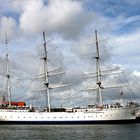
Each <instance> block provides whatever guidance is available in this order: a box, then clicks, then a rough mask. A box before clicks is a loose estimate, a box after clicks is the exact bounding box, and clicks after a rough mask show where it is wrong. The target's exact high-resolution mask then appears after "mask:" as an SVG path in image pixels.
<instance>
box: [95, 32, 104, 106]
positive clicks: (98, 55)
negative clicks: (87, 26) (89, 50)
mask: <svg viewBox="0 0 140 140" xmlns="http://www.w3.org/2000/svg"><path fill="white" fill-rule="evenodd" d="M95 39H96V56H95V59H96V86H97V89H96V91H97V97H99V106H100V107H102V105H103V100H102V90H101V89H102V86H101V85H102V84H101V70H100V53H99V45H98V36H97V30H95Z"/></svg>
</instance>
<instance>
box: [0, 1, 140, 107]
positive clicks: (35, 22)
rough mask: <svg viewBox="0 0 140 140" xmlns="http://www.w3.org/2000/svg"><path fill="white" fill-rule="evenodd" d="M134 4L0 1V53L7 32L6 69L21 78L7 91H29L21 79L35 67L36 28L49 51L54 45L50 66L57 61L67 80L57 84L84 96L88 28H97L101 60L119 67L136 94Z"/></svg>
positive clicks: (138, 21) (139, 70) (90, 45)
mask: <svg viewBox="0 0 140 140" xmlns="http://www.w3.org/2000/svg"><path fill="white" fill-rule="evenodd" d="M139 7H140V1H139V0H111V1H110V0H4V1H2V0H1V1H0V51H1V52H0V55H1V56H2V57H4V46H5V45H4V37H5V34H7V36H8V40H9V43H8V45H9V50H10V58H11V59H12V61H11V69H13V75H15V77H16V78H15V79H22V80H20V82H17V83H18V84H16V86H17V87H16V89H18V90H16V89H13V94H15V95H17V92H19V97H20V96H22V95H24V94H27V93H30V92H31V89H30V88H31V87H32V86H31V82H30V80H27V78H31V77H32V76H35V74H37V73H38V71H39V57H37V56H38V45H40V44H41V43H42V31H46V35H47V40H52V41H51V42H53V45H52V44H51V45H50V49H51V46H53V48H54V46H57V47H58V51H57V53H55V59H57V61H55V64H56V66H58V64H60V65H61V66H63V67H64V70H65V71H66V74H65V77H66V79H67V80H64V79H65V78H64V76H63V78H62V79H61V82H62V81H63V82H68V83H70V84H71V85H72V86H71V94H73V96H76V95H77V94H78V97H79V95H80V94H81V95H80V96H82V95H83V97H84V98H90V96H89V97H87V95H86V94H85V93H80V92H79V91H80V90H82V89H83V88H84V86H85V84H83V82H81V81H82V80H81V79H80V75H81V74H83V73H85V72H87V71H88V70H89V71H92V70H94V69H92V65H93V66H94V59H91V58H93V57H94V53H95V41H94V40H95V35H94V31H95V29H97V30H98V36H99V40H102V41H101V43H99V46H100V48H101V50H102V53H101V56H102V57H103V59H102V60H103V64H104V63H109V64H110V65H112V66H113V65H115V66H116V65H117V66H120V67H121V68H123V70H124V71H125V73H126V75H127V78H128V79H129V80H130V83H131V84H132V85H133V86H132V89H133V91H134V93H135V96H136V97H140V96H139V93H138V91H139V87H140V82H139V80H140V65H139V64H140V61H139V60H140V8H139ZM54 44H55V45H54ZM104 50H105V51H104ZM103 52H104V53H103ZM53 56H54V55H53V54H52V55H51V56H50V58H52V57H53ZM90 56H92V57H90ZM92 61H93V62H92ZM107 66H108V65H106V67H107ZM112 66H110V67H112ZM91 69H92V70H91ZM11 71H12V70H11ZM13 77H14V76H13ZM13 79H14V78H13ZM25 79H26V80H25ZM29 85H30V86H29ZM13 87H14V86H13ZM134 87H135V88H134ZM65 92H66V91H65ZM67 92H68V91H67ZM77 92H78V93H77ZM114 92H115V91H114ZM79 93H80V94H79ZM60 94H61V95H63V96H59V95H58V94H57V95H55V94H52V96H55V97H56V100H58V99H59V98H64V93H62V92H61V93H60ZM68 94H69V96H71V94H70V93H68ZM109 96H110V95H108V97H109ZM13 97H15V96H14V95H13ZM84 98H83V99H84ZM106 100H108V99H106ZM76 102H77V103H78V102H79V101H76ZM58 104H59V103H58Z"/></svg>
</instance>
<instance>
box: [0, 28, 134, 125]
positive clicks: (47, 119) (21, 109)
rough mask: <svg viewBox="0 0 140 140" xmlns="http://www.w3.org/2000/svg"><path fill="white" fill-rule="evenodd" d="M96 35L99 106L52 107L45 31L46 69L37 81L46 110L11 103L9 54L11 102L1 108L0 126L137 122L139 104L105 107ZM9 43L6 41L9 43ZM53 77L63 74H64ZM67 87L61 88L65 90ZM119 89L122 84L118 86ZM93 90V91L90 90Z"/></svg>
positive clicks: (3, 104)
mask: <svg viewBox="0 0 140 140" xmlns="http://www.w3.org/2000/svg"><path fill="white" fill-rule="evenodd" d="M95 36H96V57H95V60H96V73H95V74H96V88H95V89H94V90H96V91H97V95H98V96H99V104H97V105H90V106H88V107H85V108H80V107H78V108H74V107H70V108H51V104H50V89H51V88H52V87H51V86H50V83H49V76H50V75H49V70H48V63H47V62H48V56H47V44H46V40H45V32H43V38H44V43H43V46H44V56H43V57H42V60H43V63H44V66H43V70H44V71H43V73H42V74H40V75H39V76H38V77H37V78H43V79H44V82H43V85H44V89H40V92H41V90H43V91H45V92H46V98H47V107H46V109H44V110H43V111H39V110H36V109H35V108H34V107H32V106H26V105H25V103H24V102H12V101H11V85H10V73H9V64H8V61H9V60H8V59H9V58H8V51H7V53H6V62H7V64H6V75H5V78H7V93H8V99H9V100H8V101H7V102H6V101H5V100H3V101H2V102H1V105H0V123H3V124H4V123H5V124H7V123H9V124H10V123H11V124H14V123H16V124H18V123H19V124H94V123H131V122H135V118H136V116H135V113H136V105H135V104H133V103H132V104H127V105H126V106H124V105H121V104H120V103H116V104H114V105H109V104H108V105H107V104H106V105H104V104H103V101H102V90H103V89H104V88H105V87H103V85H102V81H101V76H102V71H101V70H100V53H99V46H98V39H97V31H95ZM6 44H7V41H6ZM52 71H54V74H53V75H57V74H61V72H58V73H55V70H52ZM65 86H67V85H62V87H65ZM118 86H119V85H118ZM89 90H93V89H89Z"/></svg>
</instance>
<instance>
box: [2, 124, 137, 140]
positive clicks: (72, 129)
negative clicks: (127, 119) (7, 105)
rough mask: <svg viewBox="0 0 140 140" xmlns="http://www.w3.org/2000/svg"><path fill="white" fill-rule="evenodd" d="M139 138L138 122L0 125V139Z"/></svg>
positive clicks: (118, 139) (96, 139)
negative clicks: (116, 123) (118, 123)
mask: <svg viewBox="0 0 140 140" xmlns="http://www.w3.org/2000/svg"><path fill="white" fill-rule="evenodd" d="M26 139H27V140H42V139H43V140H45V139H46V140H140V124H125V125H0V140H26Z"/></svg>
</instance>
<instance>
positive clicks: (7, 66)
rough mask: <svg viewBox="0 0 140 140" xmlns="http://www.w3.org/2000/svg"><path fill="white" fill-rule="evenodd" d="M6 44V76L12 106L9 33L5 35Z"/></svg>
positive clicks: (9, 100)
mask: <svg viewBox="0 0 140 140" xmlns="http://www.w3.org/2000/svg"><path fill="white" fill-rule="evenodd" d="M5 44H6V58H5V59H6V72H5V75H6V78H7V93H8V102H9V106H11V76H10V70H9V52H8V39H7V35H5Z"/></svg>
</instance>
